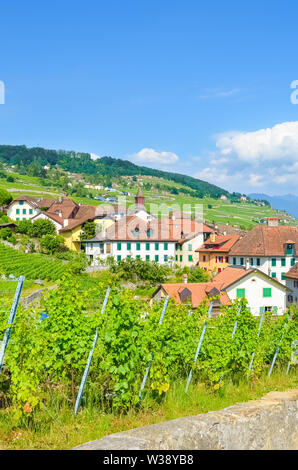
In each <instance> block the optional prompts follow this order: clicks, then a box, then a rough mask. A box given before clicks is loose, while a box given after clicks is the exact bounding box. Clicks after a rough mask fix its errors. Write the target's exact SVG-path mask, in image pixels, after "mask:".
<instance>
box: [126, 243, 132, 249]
mask: <svg viewBox="0 0 298 470" xmlns="http://www.w3.org/2000/svg"><path fill="white" fill-rule="evenodd" d="M126 248H127V249H128V250H131V243H130V242H127V245H126Z"/></svg>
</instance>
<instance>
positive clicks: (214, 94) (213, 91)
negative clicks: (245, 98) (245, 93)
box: [200, 88, 240, 99]
mask: <svg viewBox="0 0 298 470" xmlns="http://www.w3.org/2000/svg"><path fill="white" fill-rule="evenodd" d="M239 92H240V90H239V88H232V89H231V90H223V89H222V88H206V90H205V94H204V95H201V96H200V98H204V99H205V98H226V97H227V96H232V95H236V94H237V93H239Z"/></svg>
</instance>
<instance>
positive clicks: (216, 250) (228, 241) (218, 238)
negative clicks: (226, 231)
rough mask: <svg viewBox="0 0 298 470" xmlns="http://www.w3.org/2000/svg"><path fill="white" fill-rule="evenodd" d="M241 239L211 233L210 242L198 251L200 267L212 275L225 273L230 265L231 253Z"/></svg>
mask: <svg viewBox="0 0 298 470" xmlns="http://www.w3.org/2000/svg"><path fill="white" fill-rule="evenodd" d="M239 238H240V236H239V235H230V236H225V235H215V233H211V235H210V237H209V238H208V240H207V241H205V242H204V243H203V245H202V246H200V248H198V249H197V250H196V252H197V253H198V255H199V260H198V265H199V267H200V268H203V269H205V270H206V271H208V272H210V273H212V274H217V273H219V272H221V271H223V270H224V269H225V268H226V267H228V266H229V265H230V263H229V252H230V250H231V248H232V246H233V245H234V244H235V243H236V242H237V241H238V240H239Z"/></svg>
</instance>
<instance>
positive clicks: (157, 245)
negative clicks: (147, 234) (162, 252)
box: [155, 242, 159, 250]
mask: <svg viewBox="0 0 298 470" xmlns="http://www.w3.org/2000/svg"><path fill="white" fill-rule="evenodd" d="M155 249H156V250H158V249H159V243H158V242H156V243H155Z"/></svg>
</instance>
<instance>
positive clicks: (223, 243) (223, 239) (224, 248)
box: [196, 235, 240, 253]
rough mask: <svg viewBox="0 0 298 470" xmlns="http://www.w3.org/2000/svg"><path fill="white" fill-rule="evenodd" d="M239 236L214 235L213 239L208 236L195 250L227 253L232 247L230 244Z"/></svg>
mask: <svg viewBox="0 0 298 470" xmlns="http://www.w3.org/2000/svg"><path fill="white" fill-rule="evenodd" d="M239 238H240V235H233V236H226V235H216V236H215V240H214V241H211V240H210V238H209V239H208V240H206V241H205V243H203V245H202V246H200V247H199V248H198V249H197V250H196V251H199V252H216V253H218V252H222V253H228V252H229V251H230V249H231V248H232V246H233V245H234V244H235V243H236V242H237V241H238V240H239Z"/></svg>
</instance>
